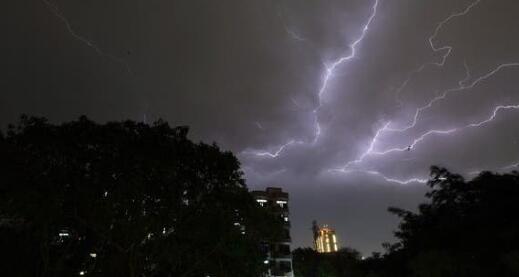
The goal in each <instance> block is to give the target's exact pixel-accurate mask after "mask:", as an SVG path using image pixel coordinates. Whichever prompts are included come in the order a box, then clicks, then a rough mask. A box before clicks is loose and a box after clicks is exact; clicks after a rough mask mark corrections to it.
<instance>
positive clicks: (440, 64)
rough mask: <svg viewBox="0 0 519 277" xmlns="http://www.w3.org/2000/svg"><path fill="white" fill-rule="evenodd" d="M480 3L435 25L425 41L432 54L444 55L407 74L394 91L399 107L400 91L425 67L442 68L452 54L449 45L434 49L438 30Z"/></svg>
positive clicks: (400, 102) (474, 3) (473, 4)
mask: <svg viewBox="0 0 519 277" xmlns="http://www.w3.org/2000/svg"><path fill="white" fill-rule="evenodd" d="M480 2H481V0H476V1H474V2H472V3H471V4H470V5H468V6H467V7H466V8H465V9H464V10H463V11H461V12H458V13H453V14H451V15H449V16H448V17H447V18H445V19H444V20H442V21H440V22H439V23H438V24H437V25H436V28H435V29H434V32H433V33H432V35H431V36H430V37H429V38H428V39H427V41H428V43H429V47H430V48H431V50H432V51H433V52H434V53H438V52H444V53H443V55H442V56H441V59H440V61H439V62H427V63H424V64H422V65H421V66H419V67H418V68H417V69H415V70H413V71H411V72H410V73H409V74H408V76H407V79H406V80H405V81H404V82H403V83H402V84H401V85H400V86H399V87H398V88H397V89H396V101H397V102H398V103H399V104H400V105H403V102H402V100H401V99H400V95H401V93H402V91H403V90H404V89H405V88H406V87H407V85H408V84H409V82H410V81H411V80H412V79H413V77H414V76H415V75H416V74H419V73H420V72H422V71H423V70H424V69H425V68H426V67H427V66H430V65H434V66H438V67H443V65H445V62H446V61H447V59H448V58H449V56H450V54H451V53H452V50H453V49H454V48H453V47H452V46H450V45H444V46H439V47H436V46H435V45H434V40H435V39H436V37H437V36H438V34H439V33H440V30H441V29H442V28H443V26H445V24H447V23H449V22H450V21H451V20H453V19H455V18H457V17H461V16H465V15H467V14H468V13H469V12H470V10H472V8H474V7H475V6H477V5H478V4H479V3H480Z"/></svg>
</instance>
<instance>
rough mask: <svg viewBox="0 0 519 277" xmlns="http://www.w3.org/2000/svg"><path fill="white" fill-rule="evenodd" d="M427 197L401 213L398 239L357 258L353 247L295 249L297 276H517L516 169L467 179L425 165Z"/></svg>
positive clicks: (518, 176)
mask: <svg viewBox="0 0 519 277" xmlns="http://www.w3.org/2000/svg"><path fill="white" fill-rule="evenodd" d="M428 185H429V187H430V190H429V192H428V193H427V194H426V197H427V199H428V202H427V203H424V204H421V205H420V206H419V208H418V211H417V212H416V213H413V212H410V211H405V210H402V209H398V208H389V211H390V212H391V213H393V214H395V215H397V216H398V217H400V219H401V223H400V225H399V227H398V230H397V231H396V232H395V236H396V237H397V239H398V242H397V243H394V244H388V243H385V244H384V245H383V246H384V248H385V249H386V253H384V254H383V255H382V254H379V253H374V254H373V255H372V256H371V257H369V258H367V259H365V260H362V259H361V258H360V256H359V254H358V253H357V252H355V251H353V250H348V249H345V250H342V251H340V252H339V253H337V254H324V255H323V254H317V253H316V252H315V251H313V250H312V249H296V250H295V251H294V267H295V273H296V276H298V277H318V276H319V277H324V276H326V277H328V276H329V277H357V276H358V277H411V276H413V277H415V276H416V277H479V276H481V277H483V276H484V277H490V276H501V277H508V276H510V277H512V276H519V173H518V172H512V173H509V174H503V175H501V174H494V173H490V172H482V173H480V174H479V176H477V177H476V178H474V179H472V180H470V181H466V180H464V179H463V177H461V176H460V175H457V174H453V173H451V172H449V171H447V170H446V169H443V168H438V167H432V170H431V179H430V181H429V182H428Z"/></svg>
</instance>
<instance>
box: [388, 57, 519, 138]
mask: <svg viewBox="0 0 519 277" xmlns="http://www.w3.org/2000/svg"><path fill="white" fill-rule="evenodd" d="M517 66H519V63H517V62H514V63H505V64H500V65H499V66H497V67H496V68H494V69H492V70H491V71H490V72H488V73H487V74H484V75H482V76H480V77H478V78H477V79H475V80H474V81H473V82H472V83H470V84H469V85H465V83H466V82H467V81H468V80H469V79H470V72H469V70H468V67H467V66H466V65H465V70H466V72H467V76H466V77H465V79H463V80H461V81H460V82H459V83H458V86H457V87H455V88H451V89H447V90H445V91H443V92H442V93H441V94H440V95H438V96H436V97H434V98H433V99H431V100H430V101H429V102H428V103H427V104H426V105H424V106H422V107H419V108H418V109H416V111H415V114H414V117H413V121H412V122H411V124H409V125H407V126H405V127H403V128H387V131H389V132H405V131H407V130H409V129H412V128H413V127H415V126H416V124H417V123H418V118H419V116H420V114H421V113H423V112H424V111H426V110H428V109H429V108H431V107H432V106H433V105H434V104H435V103H436V102H438V101H441V100H444V99H445V98H447V96H448V95H449V94H451V93H459V92H463V91H467V90H470V89H473V88H475V87H476V86H477V85H479V84H480V83H481V82H483V81H485V80H487V79H488V78H491V77H492V76H494V75H495V74H497V73H498V72H499V71H501V70H502V69H505V68H509V67H517Z"/></svg>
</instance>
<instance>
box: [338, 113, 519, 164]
mask: <svg viewBox="0 0 519 277" xmlns="http://www.w3.org/2000/svg"><path fill="white" fill-rule="evenodd" d="M512 109H513V110H519V104H518V105H499V106H496V107H494V110H493V111H492V114H491V115H490V116H489V117H488V118H486V119H484V120H481V121H479V122H475V123H470V124H467V125H465V126H462V127H458V128H451V129H447V130H429V131H427V132H425V133H424V134H422V135H420V136H419V137H418V138H415V139H414V140H413V142H412V143H411V144H410V145H409V146H406V147H401V148H398V147H395V148H391V149H388V150H385V151H380V152H376V151H369V152H366V153H365V154H364V155H363V156H362V157H363V159H364V158H365V157H367V156H368V155H378V156H382V155H387V154H390V153H394V152H404V151H408V150H410V149H414V148H415V147H416V145H417V144H418V143H420V142H422V141H424V140H425V139H426V138H427V137H429V136H431V135H448V134H452V133H455V132H458V131H460V130H463V129H466V128H475V127H481V126H483V125H486V124H488V123H490V122H492V121H494V120H495V119H496V117H497V115H498V113H499V112H500V111H501V110H512ZM371 149H373V148H371ZM363 159H360V161H357V163H359V162H361V161H362V160H363ZM348 166H349V164H346V165H345V166H344V167H343V168H341V170H346V169H347V167H348Z"/></svg>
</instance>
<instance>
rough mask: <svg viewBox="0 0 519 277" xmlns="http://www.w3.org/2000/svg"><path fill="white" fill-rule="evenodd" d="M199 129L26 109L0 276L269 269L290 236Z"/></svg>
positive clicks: (13, 141)
mask: <svg viewBox="0 0 519 277" xmlns="http://www.w3.org/2000/svg"><path fill="white" fill-rule="evenodd" d="M187 132H188V129H187V128H185V127H177V128H171V127H169V126H168V125H167V124H166V123H164V122H160V121H159V122H156V123H155V124H153V125H146V124H142V123H135V122H132V121H126V122H112V123H107V124H96V123H94V122H92V121H90V120H88V119H87V118H85V117H82V118H80V119H79V120H77V121H73V122H69V123H64V124H61V125H53V124H49V123H48V122H47V121H46V120H45V119H43V118H33V117H25V116H24V117H22V118H21V120H20V122H19V124H17V125H16V126H10V127H9V128H8V130H7V132H6V133H5V134H0V246H1V247H0V249H1V251H2V259H1V261H0V276H78V275H85V276H177V277H180V276H185V277H187V276H260V275H261V274H262V273H263V272H264V271H265V269H266V268H265V265H264V263H263V261H264V260H265V249H262V248H263V247H262V245H263V244H262V242H263V241H265V240H272V239H276V238H278V237H279V236H281V235H282V228H281V226H282V225H281V222H280V220H279V219H278V218H273V216H271V215H270V213H269V211H267V210H265V209H263V208H260V207H259V205H257V203H256V202H255V201H254V199H253V198H252V197H251V195H250V194H249V193H248V190H247V188H246V186H245V182H244V180H243V178H242V172H241V171H240V168H239V163H238V160H237V159H236V158H235V157H234V155H233V154H232V153H230V152H223V151H221V150H220V149H219V148H218V147H217V146H216V145H207V144H204V143H193V142H191V141H190V140H188V139H187V137H186V136H187Z"/></svg>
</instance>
